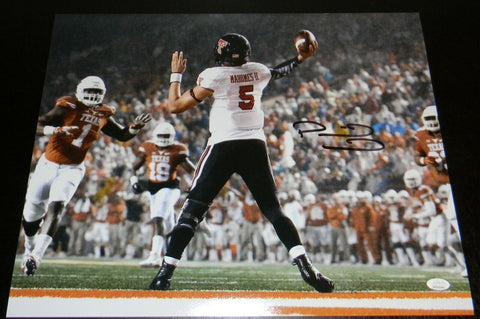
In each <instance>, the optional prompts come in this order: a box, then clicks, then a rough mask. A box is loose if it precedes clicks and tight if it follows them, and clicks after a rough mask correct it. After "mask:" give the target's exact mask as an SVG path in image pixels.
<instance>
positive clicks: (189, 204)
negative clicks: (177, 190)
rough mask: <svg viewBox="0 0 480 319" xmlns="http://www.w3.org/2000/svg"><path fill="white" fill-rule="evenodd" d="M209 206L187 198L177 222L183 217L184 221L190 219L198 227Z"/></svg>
mask: <svg viewBox="0 0 480 319" xmlns="http://www.w3.org/2000/svg"><path fill="white" fill-rule="evenodd" d="M209 206H210V204H207V203H203V202H201V201H198V200H195V199H191V198H188V199H187V200H186V201H185V203H184V204H183V207H182V213H181V214H180V218H179V221H180V219H181V218H182V217H183V218H185V219H192V220H193V221H195V222H196V224H197V225H198V224H199V223H200V222H201V221H202V220H203V218H204V217H205V214H206V213H207V210H208V207H209Z"/></svg>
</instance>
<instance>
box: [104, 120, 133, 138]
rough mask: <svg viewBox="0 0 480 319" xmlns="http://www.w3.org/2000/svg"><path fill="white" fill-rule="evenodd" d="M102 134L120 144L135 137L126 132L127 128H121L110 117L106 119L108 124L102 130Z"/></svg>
mask: <svg viewBox="0 0 480 319" xmlns="http://www.w3.org/2000/svg"><path fill="white" fill-rule="evenodd" d="M102 132H103V133H105V134H107V135H108V136H111V137H113V138H115V139H117V140H119V141H121V142H125V141H128V140H130V139H131V138H133V137H135V136H136V135H135V134H132V133H130V132H129V131H128V126H126V127H122V126H121V125H120V124H118V123H117V122H116V121H115V120H114V119H113V118H111V117H109V118H108V122H107V124H106V125H105V126H104V127H103V128H102Z"/></svg>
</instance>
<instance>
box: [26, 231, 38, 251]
mask: <svg viewBox="0 0 480 319" xmlns="http://www.w3.org/2000/svg"><path fill="white" fill-rule="evenodd" d="M36 238H37V234H35V235H33V236H27V235H25V245H24V246H25V253H27V254H30V253H31V252H32V251H33V249H34V248H35V240H36Z"/></svg>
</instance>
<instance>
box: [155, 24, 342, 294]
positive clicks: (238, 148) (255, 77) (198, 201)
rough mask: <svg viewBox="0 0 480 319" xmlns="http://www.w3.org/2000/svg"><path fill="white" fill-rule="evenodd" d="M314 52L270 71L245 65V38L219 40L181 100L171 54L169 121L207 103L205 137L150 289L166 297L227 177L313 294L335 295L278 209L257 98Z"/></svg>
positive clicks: (176, 56) (179, 66) (177, 56)
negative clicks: (234, 178)
mask: <svg viewBox="0 0 480 319" xmlns="http://www.w3.org/2000/svg"><path fill="white" fill-rule="evenodd" d="M317 48H318V43H317V42H316V40H315V41H311V42H309V45H308V46H307V47H305V46H304V47H303V49H300V47H297V53H298V54H297V56H295V57H294V58H292V59H289V60H287V61H285V62H283V63H281V64H280V65H278V66H276V67H274V68H273V69H270V68H268V67H267V66H265V65H263V64H260V63H256V62H251V61H249V60H250V43H249V41H248V40H247V39H246V38H245V37H244V36H242V35H240V34H236V33H228V34H225V35H223V36H222V37H220V38H219V39H218V41H217V43H216V45H215V48H214V55H215V62H216V63H217V64H218V66H216V67H212V68H207V69H206V70H204V71H203V72H201V73H200V75H199V76H198V79H197V85H196V86H195V87H194V88H192V89H190V90H187V91H186V92H184V93H183V94H181V92H180V88H181V78H182V74H183V72H184V71H185V69H186V62H187V60H186V59H184V57H183V52H174V53H173V55H172V61H171V68H172V74H171V77H170V89H169V96H168V108H169V110H170V111H171V112H172V113H181V112H184V111H187V110H189V109H191V108H193V107H195V106H196V105H198V104H199V103H200V102H202V101H203V100H205V99H207V98H210V97H212V98H213V104H212V106H211V111H210V127H209V129H210V134H211V135H210V138H209V139H208V142H207V146H206V149H205V150H204V153H203V154H202V156H201V158H200V160H199V162H198V163H197V167H196V171H195V174H194V177H193V181H192V186H191V189H190V192H189V194H188V196H187V199H186V201H185V204H184V206H183V208H182V211H181V213H180V216H179V220H178V222H177V224H176V226H175V227H174V229H173V231H172V236H171V239H170V242H169V243H168V246H167V252H166V254H165V257H164V259H163V262H162V266H161V269H160V271H159V272H158V274H157V275H156V276H155V278H154V279H153V281H152V282H151V284H150V289H153V290H167V289H169V287H170V285H171V278H172V276H173V272H174V270H175V268H176V267H177V264H178V262H179V260H180V259H181V256H182V254H183V251H184V249H185V247H186V246H187V245H188V243H189V242H190V240H191V239H192V237H193V235H194V233H195V230H196V228H197V226H198V224H199V223H200V222H201V221H202V220H203V219H204V217H205V215H206V212H207V211H208V209H209V206H210V204H211V203H212V201H213V200H214V198H215V197H216V195H217V194H218V193H219V191H220V190H221V189H222V187H223V186H224V185H225V183H226V182H227V181H228V179H229V178H230V176H231V175H232V174H234V173H238V174H239V175H240V176H241V177H242V178H243V180H244V181H245V183H246V185H247V186H248V188H249V190H250V192H251V193H252V195H253V197H254V199H255V201H256V202H257V204H258V206H259V208H260V210H261V211H262V214H263V215H264V216H265V218H266V219H267V220H268V221H269V222H270V223H272V225H273V227H274V229H275V231H276V233H277V235H278V237H279V239H280V240H281V241H282V243H283V244H284V246H285V247H286V248H287V250H288V252H289V255H290V257H291V258H292V259H293V262H294V263H295V264H296V265H297V266H298V268H299V270H300V273H301V276H302V278H303V279H304V280H305V282H307V283H308V284H309V285H311V286H312V287H314V288H315V289H316V290H317V291H319V292H332V291H333V289H334V284H333V281H332V280H330V279H329V278H327V277H325V276H323V275H322V274H320V272H319V271H318V270H317V269H316V268H315V267H314V266H313V265H312V263H311V261H310V259H309V258H308V257H307V254H306V252H305V248H304V246H303V244H302V242H301V240H300V237H299V234H298V231H297V230H296V228H295V226H294V225H293V223H292V221H291V220H290V219H289V218H288V217H287V216H286V215H285V214H284V212H283V211H282V209H281V206H280V203H279V200H278V198H277V196H276V191H277V189H276V185H275V182H274V179H273V175H272V169H271V167H270V160H269V158H268V154H267V148H266V138H265V134H264V132H263V121H264V114H263V111H262V109H261V97H262V91H263V89H264V88H265V87H266V86H267V84H268V83H269V82H270V81H271V80H275V79H278V78H281V77H283V76H286V75H288V74H289V73H290V72H291V71H293V70H294V69H295V68H296V67H297V66H298V65H299V64H300V63H302V62H303V61H304V60H306V59H307V58H309V57H311V56H312V55H313V54H314V53H315V52H316V50H317Z"/></svg>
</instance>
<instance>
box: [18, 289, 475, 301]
mask: <svg viewBox="0 0 480 319" xmlns="http://www.w3.org/2000/svg"><path fill="white" fill-rule="evenodd" d="M10 297H54V298H165V299H168V298H188V299H193V298H200V299H201V298H204V299H211V298H219V299H227V298H264V299H265V298H268V299H276V298H286V299H306V298H334V299H352V298H353V299H378V298H387V299H402V298H409V299H420V298H472V296H471V294H470V292H464V291H431V292H429V291H424V292H416V291H412V292H410V291H397V292H392V291H388V292H350V293H348V292H339V293H331V294H319V293H317V292H300V291H199V290H180V291H150V290H98V289H23V288H22V289H18V288H12V289H11V290H10Z"/></svg>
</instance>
